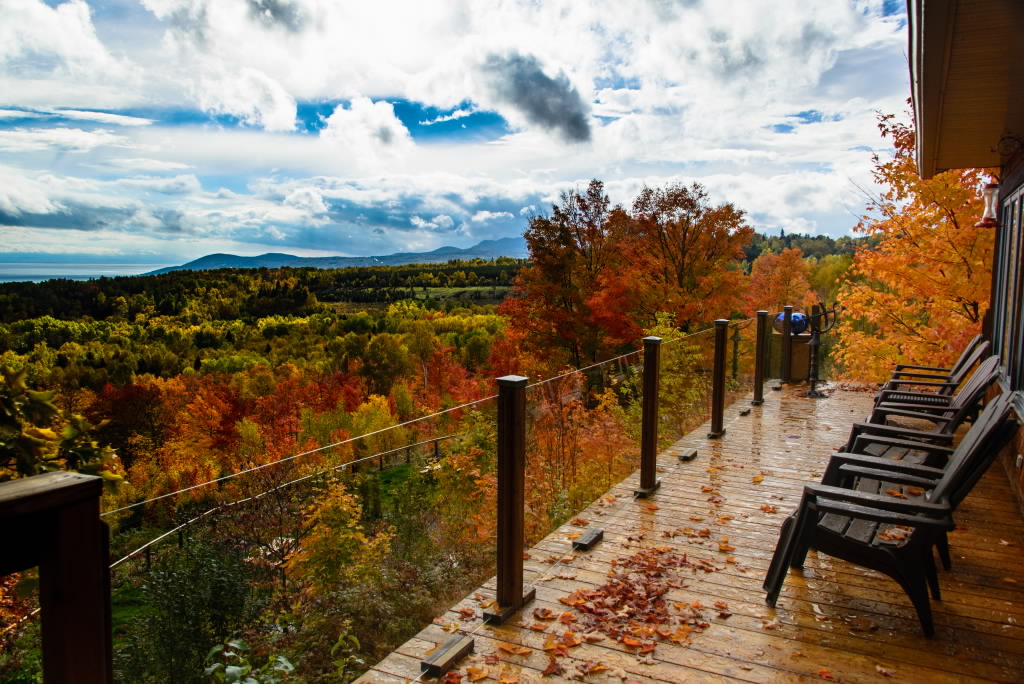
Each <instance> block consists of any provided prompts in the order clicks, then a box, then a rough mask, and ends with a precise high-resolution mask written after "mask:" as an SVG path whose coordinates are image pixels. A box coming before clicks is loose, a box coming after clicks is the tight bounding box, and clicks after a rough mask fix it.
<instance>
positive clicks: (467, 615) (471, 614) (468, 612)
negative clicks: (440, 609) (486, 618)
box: [459, 608, 476, 620]
mask: <svg viewBox="0 0 1024 684" xmlns="http://www.w3.org/2000/svg"><path fill="white" fill-rule="evenodd" d="M459 615H461V616H462V619H463V620H472V619H473V618H475V617H476V611H475V610H473V609H472V608H459Z"/></svg>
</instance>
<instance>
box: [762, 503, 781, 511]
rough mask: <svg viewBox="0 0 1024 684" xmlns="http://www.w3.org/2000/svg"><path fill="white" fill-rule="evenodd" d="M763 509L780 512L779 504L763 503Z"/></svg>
mask: <svg viewBox="0 0 1024 684" xmlns="http://www.w3.org/2000/svg"><path fill="white" fill-rule="evenodd" d="M761 510H762V511H764V512H765V513H778V512H779V508H778V506H773V505H771V504H764V505H762V506H761Z"/></svg>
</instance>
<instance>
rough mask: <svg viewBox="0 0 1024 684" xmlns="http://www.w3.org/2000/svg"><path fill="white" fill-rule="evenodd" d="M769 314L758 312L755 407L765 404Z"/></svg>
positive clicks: (755, 348) (753, 402) (755, 352)
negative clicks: (765, 368) (765, 367)
mask: <svg viewBox="0 0 1024 684" xmlns="http://www.w3.org/2000/svg"><path fill="white" fill-rule="evenodd" d="M767 342H768V312H767V311H764V310H761V311H758V312H757V340H756V344H755V347H754V399H753V400H752V401H751V402H750V403H751V404H753V405H754V406H760V405H761V404H763V403H764V366H765V362H766V359H765V348H766V347H767V346H768V345H767Z"/></svg>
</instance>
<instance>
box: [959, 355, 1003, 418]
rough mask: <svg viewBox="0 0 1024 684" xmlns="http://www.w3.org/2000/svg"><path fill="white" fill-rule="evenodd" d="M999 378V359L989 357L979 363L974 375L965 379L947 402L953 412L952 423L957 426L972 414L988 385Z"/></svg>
mask: <svg viewBox="0 0 1024 684" xmlns="http://www.w3.org/2000/svg"><path fill="white" fill-rule="evenodd" d="M998 378H999V357H996V356H990V357H988V358H987V359H985V360H984V361H982V362H981V365H980V366H978V368H977V370H975V371H974V375H972V376H971V377H970V378H968V379H967V382H965V383H964V384H963V387H961V388H960V389H959V390H958V391H957V393H956V394H954V395H953V397H952V398H951V399H950V401H949V409H950V411H953V412H954V413H953V416H952V422H953V423H954V424H956V425H959V424H960V423H961V422H963V420H964V419H965V418H966V417H967V415H968V414H970V413H972V412H973V411H974V410H975V408H976V406H977V404H978V402H980V401H981V400H982V398H983V397H984V395H985V392H986V390H988V387H989V385H991V384H992V383H994V382H995V381H996V380H997V379H998Z"/></svg>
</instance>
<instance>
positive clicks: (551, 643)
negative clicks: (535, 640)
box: [542, 634, 558, 651]
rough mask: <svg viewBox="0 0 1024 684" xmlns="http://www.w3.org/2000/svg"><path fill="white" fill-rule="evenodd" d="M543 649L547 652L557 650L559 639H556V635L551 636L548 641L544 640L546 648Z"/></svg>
mask: <svg viewBox="0 0 1024 684" xmlns="http://www.w3.org/2000/svg"><path fill="white" fill-rule="evenodd" d="M542 648H543V649H544V650H545V651H553V650H555V649H556V648H558V639H556V638H555V635H554V634H552V635H551V636H549V637H548V638H547V639H545V640H544V646H543V647H542Z"/></svg>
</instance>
